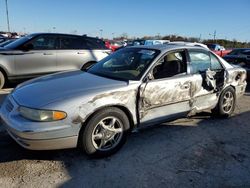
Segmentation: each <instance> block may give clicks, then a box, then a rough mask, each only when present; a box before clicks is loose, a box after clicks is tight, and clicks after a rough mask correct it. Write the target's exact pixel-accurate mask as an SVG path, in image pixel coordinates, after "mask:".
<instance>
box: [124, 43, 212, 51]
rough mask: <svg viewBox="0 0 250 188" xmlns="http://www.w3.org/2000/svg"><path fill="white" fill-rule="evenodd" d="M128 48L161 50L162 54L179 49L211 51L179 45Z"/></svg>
mask: <svg viewBox="0 0 250 188" xmlns="http://www.w3.org/2000/svg"><path fill="white" fill-rule="evenodd" d="M128 48H143V49H149V50H160V51H162V52H167V51H171V50H178V49H197V50H205V51H209V50H208V49H206V48H203V47H199V46H187V45H179V44H160V45H151V46H143V45H141V46H131V47H128Z"/></svg>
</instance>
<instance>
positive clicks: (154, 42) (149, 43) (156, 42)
mask: <svg viewBox="0 0 250 188" xmlns="http://www.w3.org/2000/svg"><path fill="white" fill-rule="evenodd" d="M169 42H170V41H169V40H145V43H144V45H145V46H150V45H157V44H167V43H169Z"/></svg>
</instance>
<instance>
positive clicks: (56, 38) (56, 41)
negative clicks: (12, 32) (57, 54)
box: [18, 34, 58, 51]
mask: <svg viewBox="0 0 250 188" xmlns="http://www.w3.org/2000/svg"><path fill="white" fill-rule="evenodd" d="M41 36H52V37H55V48H54V49H31V50H32V51H43V50H44V51H45V50H46V51H47V50H57V49H58V35H55V34H40V35H37V36H35V37H34V38H31V39H30V40H28V41H26V42H25V43H23V44H22V45H20V46H19V47H18V49H19V48H20V47H21V48H22V47H23V46H25V45H26V44H28V43H31V42H33V41H34V40H36V39H37V38H39V37H41Z"/></svg>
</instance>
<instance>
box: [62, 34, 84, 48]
mask: <svg viewBox="0 0 250 188" xmlns="http://www.w3.org/2000/svg"><path fill="white" fill-rule="evenodd" d="M85 48H86V46H85V45H84V41H83V40H82V39H81V38H80V37H77V36H61V37H60V47H59V49H64V50H74V49H85Z"/></svg>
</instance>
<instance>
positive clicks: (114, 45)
mask: <svg viewBox="0 0 250 188" xmlns="http://www.w3.org/2000/svg"><path fill="white" fill-rule="evenodd" d="M105 46H106V47H107V48H109V49H111V50H112V51H113V52H114V51H116V50H117V49H118V48H121V47H122V46H124V43H122V42H119V41H106V42H105Z"/></svg>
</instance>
